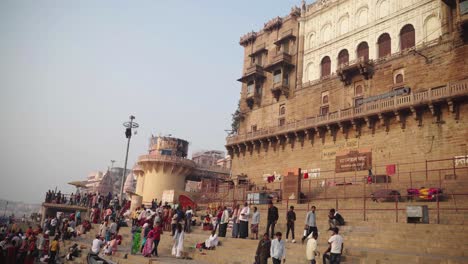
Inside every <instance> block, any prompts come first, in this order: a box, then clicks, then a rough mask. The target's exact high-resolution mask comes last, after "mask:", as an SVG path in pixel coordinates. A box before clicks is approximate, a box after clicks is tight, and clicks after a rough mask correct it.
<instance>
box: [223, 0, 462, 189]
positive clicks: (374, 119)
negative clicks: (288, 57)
mask: <svg viewBox="0 0 468 264" xmlns="http://www.w3.org/2000/svg"><path fill="white" fill-rule="evenodd" d="M363 8H364V9H366V12H367V15H366V16H365V17H366V19H365V20H364V19H362V17H363V16H364V15H363V14H362V12H364V11H362V10H364V9H363ZM304 9H305V10H304ZM304 9H303V11H302V15H301V18H300V19H298V20H296V19H294V20H293V19H291V20H289V22H290V23H293V22H294V23H296V22H297V23H300V26H299V32H300V34H299V37H298V38H296V39H295V42H294V43H295V45H297V46H296V47H294V49H296V50H294V55H293V57H294V56H297V57H296V58H295V60H293V61H295V62H296V63H295V64H292V65H293V67H292V68H293V69H296V70H297V72H296V80H295V82H294V83H292V82H290V83H289V84H290V85H289V87H288V88H289V90H288V93H287V94H285V93H282V92H281V91H282V90H281V88H279V89H276V88H275V86H274V85H273V82H274V80H275V76H274V74H272V75H270V74H267V73H265V72H264V71H263V72H260V71H258V69H255V71H253V70H250V71H249V67H251V57H252V56H251V54H256V53H255V50H256V49H255V47H256V46H257V45H259V43H265V47H266V49H267V50H268V56H265V57H264V58H263V60H262V63H264V64H266V65H269V64H272V62H274V57H273V56H270V50H271V48H270V47H272V45H271V44H269V42H268V41H270V42H274V41H275V40H274V39H277V38H278V37H276V36H275V35H273V38H272V37H271V33H270V35H268V34H267V33H265V32H263V31H260V32H258V33H257V34H256V35H257V38H256V39H255V40H254V41H252V42H251V43H250V44H249V45H247V46H245V53H244V76H243V78H241V79H240V81H242V82H243V85H242V93H241V112H242V113H243V117H244V118H243V120H242V121H241V123H240V127H239V130H238V134H237V135H233V136H230V137H228V138H227V145H226V147H227V150H228V152H229V154H230V155H231V157H232V175H240V174H246V175H248V177H249V178H250V179H251V180H253V181H262V180H263V178H264V177H263V176H264V175H266V174H269V175H276V174H277V173H283V172H284V171H285V170H286V169H288V168H294V167H295V168H302V169H306V170H313V171H317V169H319V171H322V173H321V176H322V177H335V176H337V175H339V176H342V175H344V176H345V175H347V174H350V173H349V172H342V171H343V169H340V170H337V169H336V168H337V165H336V156H337V153H338V152H342V151H347V150H359V151H364V152H365V153H370V154H369V155H370V156H371V157H372V162H371V163H372V164H371V167H372V168H373V169H374V170H379V169H378V168H380V170H381V167H380V166H385V165H386V164H401V163H404V162H421V161H425V160H432V159H444V158H453V157H454V156H459V155H466V154H467V152H468V149H467V138H468V125H467V124H468V122H467V121H468V117H467V113H468V105H467V104H466V102H467V96H468V61H467V59H466V58H468V48H467V46H466V44H465V43H464V42H463V33H461V31H460V30H459V27H458V26H457V23H456V20H457V19H456V18H455V17H456V16H454V13H455V9H454V8H453V6H452V7H451V6H448V5H446V4H445V3H444V2H442V1H434V0H430V1H429V0H428V1H413V0H408V1H389V0H384V1H370V0H369V1H364V0H354V1H353V0H349V1H317V2H316V3H314V4H312V5H308V6H306V8H304ZM371 14H373V15H371ZM287 23H288V20H287V19H283V24H282V27H285V26H286V25H287ZM291 26H292V25H291ZM294 32H295V31H294ZM428 32H431V33H430V34H429V33H428ZM262 36H263V38H262ZM268 36H270V37H269V38H267V41H266V40H265V37H268ZM295 36H297V35H295ZM311 40H313V41H311ZM363 41H365V42H366V43H367V44H368V45H367V52H368V55H367V56H364V55H365V53H363V51H366V49H362V46H361V49H358V47H359V44H360V43H362V42H363ZM402 47H403V48H402ZM344 49H346V50H347V53H345V52H341V51H343V50H344ZM358 52H359V55H361V56H358ZM324 57H328V59H327V60H324V59H323V58H324ZM265 60H266V61H265ZM321 62H325V63H321ZM311 67H312V68H313V69H312V68H311ZM323 72H325V73H327V74H325V75H323V74H322V73H323ZM246 76H247V77H248V78H250V79H246V78H245V77H246ZM309 76H310V77H309ZM249 80H254V84H255V83H256V82H257V81H258V82H259V83H261V84H262V86H261V87H260V91H257V90H255V92H257V93H258V94H260V97H255V98H254V100H253V102H252V104H249V98H250V97H249V92H250V91H251V90H249V88H248V82H249ZM303 81H304V82H303ZM275 90H279V92H278V94H279V96H278V97H276V96H275V95H276V94H275V92H274V91H275ZM366 155H368V154H366ZM337 171H338V172H337ZM359 174H367V171H364V170H362V171H359Z"/></svg>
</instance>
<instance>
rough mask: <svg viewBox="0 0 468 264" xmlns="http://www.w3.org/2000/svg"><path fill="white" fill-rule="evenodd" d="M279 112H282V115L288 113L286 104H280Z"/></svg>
mask: <svg viewBox="0 0 468 264" xmlns="http://www.w3.org/2000/svg"><path fill="white" fill-rule="evenodd" d="M279 114H280V115H284V114H286V106H284V105H282V106H280V111H279Z"/></svg>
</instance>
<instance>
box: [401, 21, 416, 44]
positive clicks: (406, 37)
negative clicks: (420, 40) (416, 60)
mask: <svg viewBox="0 0 468 264" xmlns="http://www.w3.org/2000/svg"><path fill="white" fill-rule="evenodd" d="M415 38H416V35H415V33H414V27H413V25H411V24H408V25H406V26H404V27H403V28H402V29H401V31H400V47H401V50H405V49H409V48H412V47H414V45H416V40H415Z"/></svg>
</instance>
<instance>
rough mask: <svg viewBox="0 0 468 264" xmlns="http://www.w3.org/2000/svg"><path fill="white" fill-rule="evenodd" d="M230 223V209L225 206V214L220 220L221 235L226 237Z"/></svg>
mask: <svg viewBox="0 0 468 264" xmlns="http://www.w3.org/2000/svg"><path fill="white" fill-rule="evenodd" d="M228 223H229V210H228V209H227V207H226V206H224V210H223V214H222V215H221V221H220V222H219V233H218V235H219V237H226V231H227V226H228Z"/></svg>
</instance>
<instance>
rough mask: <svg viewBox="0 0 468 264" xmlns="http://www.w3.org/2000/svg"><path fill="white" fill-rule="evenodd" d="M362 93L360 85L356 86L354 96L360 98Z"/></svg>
mask: <svg viewBox="0 0 468 264" xmlns="http://www.w3.org/2000/svg"><path fill="white" fill-rule="evenodd" d="M362 93H363V89H362V85H358V86H356V88H355V89H354V96H360V95H362Z"/></svg>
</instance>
